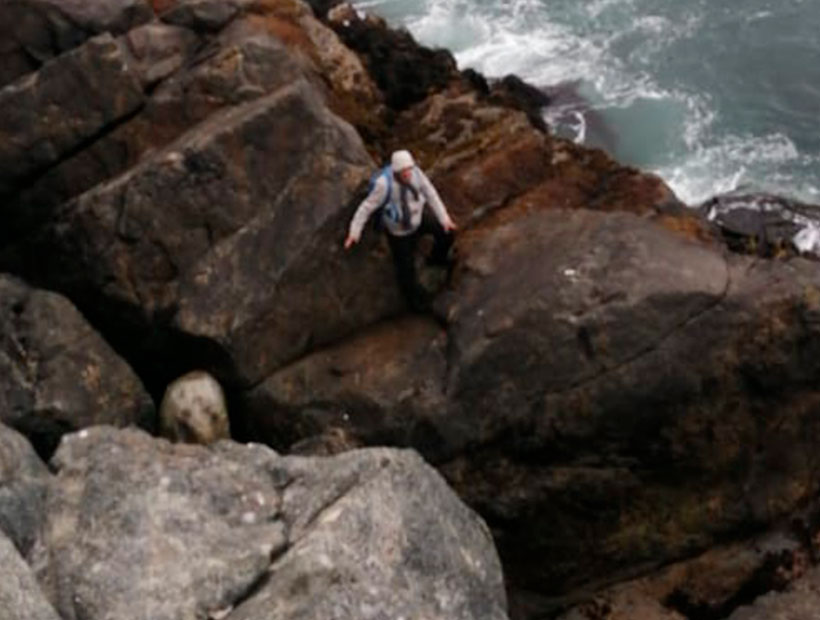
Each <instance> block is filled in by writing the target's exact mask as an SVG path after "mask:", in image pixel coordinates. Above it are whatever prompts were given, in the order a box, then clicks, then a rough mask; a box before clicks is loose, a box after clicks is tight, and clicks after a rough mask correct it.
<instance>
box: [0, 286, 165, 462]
mask: <svg viewBox="0 0 820 620" xmlns="http://www.w3.org/2000/svg"><path fill="white" fill-rule="evenodd" d="M0 370H1V372H0V421H2V422H3V423H5V424H7V425H9V426H12V427H14V428H16V429H17V430H18V431H20V432H22V433H24V434H25V435H27V436H28V437H29V438H30V439H31V440H32V441H33V442H34V444H35V446H36V447H37V448H38V449H39V450H40V451H41V452H42V453H43V454H50V453H51V452H52V451H53V450H54V448H55V447H56V446H57V442H58V441H59V439H60V436H61V435H62V434H63V433H65V432H68V431H71V430H77V429H80V428H84V427H86V426H91V425H93V424H112V425H116V426H126V425H129V424H137V425H141V426H144V427H146V428H152V427H153V426H154V405H153V402H152V401H151V398H150V397H149V396H148V394H147V392H146V391H145V388H144V387H143V385H142V383H141V381H140V380H139V378H138V377H137V376H136V375H135V374H134V371H133V370H132V369H131V368H130V367H129V366H128V364H126V363H125V362H124V361H123V360H122V359H121V358H120V357H119V356H118V355H117V354H116V353H115V352H114V351H113V350H112V349H111V347H110V346H109V345H108V344H107V343H106V342H105V341H104V340H103V339H102V338H101V337H100V335H99V334H98V333H97V332H96V331H94V329H92V327H91V326H90V325H89V324H88V323H87V322H86V320H85V319H84V318H83V316H82V315H81V314H80V313H79V312H78V311H77V309H76V308H75V307H74V305H73V304H72V303H71V302H70V301H68V300H67V299H66V298H65V297H63V296H61V295H58V294H56V293H51V292H48V291H42V290H38V289H34V288H31V287H29V286H27V285H26V284H25V283H24V282H22V281H20V280H18V279H17V278H13V277H10V276H7V275H0Z"/></svg>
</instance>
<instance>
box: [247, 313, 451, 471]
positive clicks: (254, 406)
mask: <svg viewBox="0 0 820 620" xmlns="http://www.w3.org/2000/svg"><path fill="white" fill-rule="evenodd" d="M446 345H447V334H446V332H445V331H444V330H443V329H442V328H441V326H439V325H438V324H437V323H435V322H434V321H432V320H430V319H425V318H415V317H414V318H406V319H401V320H397V321H393V322H389V323H384V324H381V325H378V326H376V327H374V328H372V329H368V330H367V331H365V332H363V333H362V334H361V335H359V336H357V337H355V338H352V339H351V340H350V341H346V342H344V343H342V344H340V345H338V346H336V347H333V348H331V349H327V350H324V351H320V352H318V353H315V354H313V355H310V356H307V357H305V358H304V359H302V360H300V361H298V362H296V363H295V364H292V365H290V366H288V367H287V368H285V369H283V370H281V371H279V372H277V373H275V374H273V375H272V376H270V377H269V378H267V379H266V380H265V381H264V382H262V383H261V384H260V385H258V386H257V387H255V388H254V389H253V390H252V391H251V392H250V393H249V394H248V395H247V396H246V398H245V402H244V403H243V406H244V411H245V412H246V416H247V417H248V419H249V423H250V424H251V429H250V430H249V434H250V435H251V436H255V437H260V438H261V437H264V438H265V439H266V440H267V441H269V442H270V443H271V444H273V445H274V446H278V447H281V448H282V449H285V448H289V447H291V446H292V445H293V444H294V443H296V442H298V441H299V440H301V439H303V438H305V437H312V436H317V435H325V436H333V435H334V434H338V435H339V436H340V437H345V438H347V439H348V440H349V441H350V442H353V444H354V445H355V444H356V443H360V444H361V443H364V444H366V445H382V444H388V445H404V446H408V445H412V446H414V447H416V449H418V450H422V451H423V452H424V453H425V455H426V456H428V457H430V456H436V452H437V450H438V449H439V448H441V447H443V446H446V445H447V443H448V442H447V441H446V440H445V439H444V438H443V437H442V435H446V434H447V432H448V431H447V429H448V423H449V422H450V421H451V420H450V419H449V416H448V415H447V401H446V399H445V396H444V382H445V379H446V357H445V355H446Z"/></svg>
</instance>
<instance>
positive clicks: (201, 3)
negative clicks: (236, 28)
mask: <svg viewBox="0 0 820 620" xmlns="http://www.w3.org/2000/svg"><path fill="white" fill-rule="evenodd" d="M239 11H240V7H239V6H238V3H236V2H225V0H176V1H175V2H174V3H173V5H172V6H171V7H170V8H169V9H168V10H166V11H164V12H163V13H161V14H160V19H161V20H162V21H164V22H167V23H169V24H173V25H175V26H183V27H185V28H190V29H191V30H195V31H197V32H210V31H213V32H215V31H217V30H220V29H222V28H224V27H225V26H226V25H227V24H228V22H229V21H231V19H233V18H234V17H236V16H237V15H238V14H239Z"/></svg>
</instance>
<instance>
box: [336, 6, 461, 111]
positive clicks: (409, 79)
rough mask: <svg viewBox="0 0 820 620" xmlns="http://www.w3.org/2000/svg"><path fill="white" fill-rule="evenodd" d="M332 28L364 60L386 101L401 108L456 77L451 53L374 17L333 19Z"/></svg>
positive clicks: (454, 63) (391, 106)
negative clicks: (429, 45)
mask: <svg viewBox="0 0 820 620" xmlns="http://www.w3.org/2000/svg"><path fill="white" fill-rule="evenodd" d="M333 27H334V30H335V31H336V33H337V34H338V35H339V37H340V38H341V40H342V41H343V42H344V43H345V45H347V46H348V47H349V48H350V49H352V50H354V51H355V52H357V53H358V54H359V55H361V56H362V58H363V59H364V61H365V64H366V66H367V69H368V71H369V73H370V75H371V76H372V78H373V80H374V81H375V82H376V84H377V85H378V87H379V88H380V89H381V91H382V92H383V93H384V98H385V101H386V103H387V105H388V106H389V107H390V108H392V109H394V110H399V111H400V110H404V109H406V108H408V107H410V106H411V105H413V104H415V103H418V102H420V101H421V100H423V99H424V98H425V97H427V96H428V95H430V94H431V93H433V92H436V91H439V90H442V89H443V88H445V87H446V86H447V85H448V84H449V83H450V82H451V81H452V80H453V79H456V78H457V77H458V72H457V69H456V62H455V59H454V58H453V55H452V54H451V53H450V52H448V51H446V50H431V49H429V48H426V47H423V46H421V45H419V44H418V43H416V41H415V39H413V37H412V35H411V34H410V33H409V32H407V31H404V30H391V29H389V28H388V27H387V25H386V23H385V22H384V21H382V20H380V19H378V18H375V17H372V16H368V17H366V18H365V19H354V20H349V21H346V22H344V23H334V24H333Z"/></svg>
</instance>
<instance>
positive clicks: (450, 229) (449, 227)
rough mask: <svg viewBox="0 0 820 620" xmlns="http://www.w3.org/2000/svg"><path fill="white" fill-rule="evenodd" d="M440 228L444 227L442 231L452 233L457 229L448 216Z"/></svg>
mask: <svg viewBox="0 0 820 620" xmlns="http://www.w3.org/2000/svg"><path fill="white" fill-rule="evenodd" d="M442 228H444V232H446V233H454V232H456V231H457V230H458V226H456V223H455V222H454V221H453V220H451V219H449V218H448V219H447V221H446V222H444V225H443V226H442Z"/></svg>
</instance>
